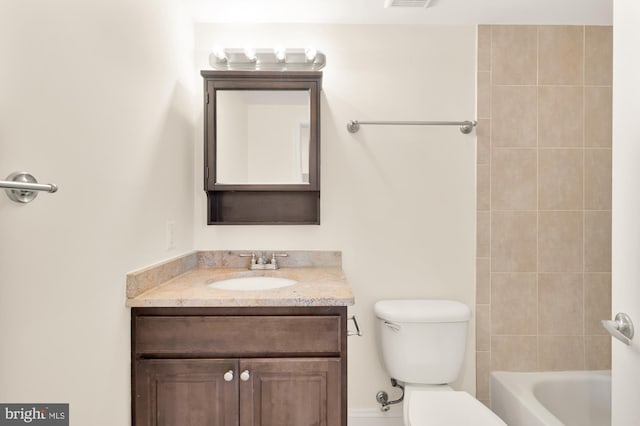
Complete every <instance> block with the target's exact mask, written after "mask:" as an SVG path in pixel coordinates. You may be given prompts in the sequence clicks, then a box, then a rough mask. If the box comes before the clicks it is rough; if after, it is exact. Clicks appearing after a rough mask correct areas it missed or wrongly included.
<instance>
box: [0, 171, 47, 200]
mask: <svg viewBox="0 0 640 426" xmlns="http://www.w3.org/2000/svg"><path fill="white" fill-rule="evenodd" d="M0 188H5V191H6V192H7V196H8V197H9V198H10V199H11V200H12V201H15V202H16V203H25V204H26V203H30V202H32V201H33V200H34V199H35V198H36V197H37V196H38V192H37V191H46V192H51V193H53V192H56V191H57V190H58V187H57V186H56V185H55V184H53V183H38V181H37V180H36V178H35V177H33V175H31V174H30V173H27V172H13V173H11V174H10V175H9V176H7V180H0Z"/></svg>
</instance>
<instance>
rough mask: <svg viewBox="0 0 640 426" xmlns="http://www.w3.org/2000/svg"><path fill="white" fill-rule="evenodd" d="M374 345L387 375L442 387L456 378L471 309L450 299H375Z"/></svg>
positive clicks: (462, 354) (463, 351) (461, 360)
mask: <svg viewBox="0 0 640 426" xmlns="http://www.w3.org/2000/svg"><path fill="white" fill-rule="evenodd" d="M373 310H374V312H375V315H376V325H377V332H378V333H377V336H378V345H379V349H380V353H381V357H382V360H383V362H384V366H385V368H386V370H387V373H389V375H390V376H391V377H393V378H394V379H397V380H400V381H402V382H405V383H415V384H430V385H436V384H445V383H451V382H453V381H455V380H456V378H457V377H458V375H459V374H460V369H461V367H462V362H463V360H464V354H465V349H466V342H467V325H468V323H469V318H471V310H470V309H469V307H468V306H467V305H465V304H464V303H461V302H457V301H455V300H428V299H410V300H381V301H379V302H377V303H376V304H375V305H374V307H373Z"/></svg>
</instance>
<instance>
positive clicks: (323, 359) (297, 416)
mask: <svg viewBox="0 0 640 426" xmlns="http://www.w3.org/2000/svg"><path fill="white" fill-rule="evenodd" d="M346 336H347V334H346V308H345V307H309V308H297V307H296V308H275V307H274V308H133V310H132V395H133V398H132V399H133V401H132V404H133V424H134V425H135V426H201V425H202V426H205V425H206V426H209V425H220V426H232V425H233V426H312V425H313V426H315V425H318V426H323V425H324V426H346V424H347V423H346V422H347V406H346V380H347V378H346V368H347V364H346V362H347V359H346Z"/></svg>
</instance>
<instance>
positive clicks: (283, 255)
mask: <svg viewBox="0 0 640 426" xmlns="http://www.w3.org/2000/svg"><path fill="white" fill-rule="evenodd" d="M287 256H289V255H288V254H287V253H276V252H275V251H274V252H273V253H271V264H272V265H273V266H274V267H275V268H276V269H278V261H277V260H276V257H287Z"/></svg>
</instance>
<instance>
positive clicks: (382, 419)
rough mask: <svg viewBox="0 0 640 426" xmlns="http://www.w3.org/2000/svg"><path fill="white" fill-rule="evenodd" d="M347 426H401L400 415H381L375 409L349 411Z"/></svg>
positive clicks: (381, 413)
mask: <svg viewBox="0 0 640 426" xmlns="http://www.w3.org/2000/svg"><path fill="white" fill-rule="evenodd" d="M348 426H403V425H402V414H401V413H400V414H399V415H398V414H397V413H383V412H381V411H380V410H379V409H376V408H362V409H357V408H356V409H351V410H349V421H348Z"/></svg>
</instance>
